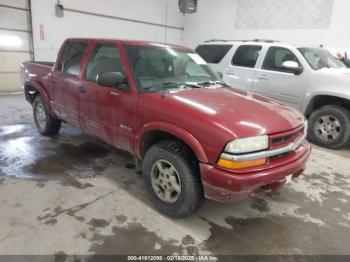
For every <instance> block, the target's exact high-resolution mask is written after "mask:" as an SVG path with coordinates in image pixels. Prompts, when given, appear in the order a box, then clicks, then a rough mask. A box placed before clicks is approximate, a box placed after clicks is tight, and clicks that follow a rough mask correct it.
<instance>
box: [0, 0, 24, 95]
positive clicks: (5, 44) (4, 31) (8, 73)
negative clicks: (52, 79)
mask: <svg viewBox="0 0 350 262" xmlns="http://www.w3.org/2000/svg"><path fill="white" fill-rule="evenodd" d="M0 4H1V5H4V6H8V7H4V6H2V7H0V61H1V62H0V93H7V92H16V91H20V90H21V89H20V81H19V64H20V63H21V62H23V61H26V60H30V59H31V55H30V51H31V35H30V26H29V19H28V18H29V12H28V4H27V0H0ZM9 7H14V8H9ZM18 8H19V9H18Z"/></svg>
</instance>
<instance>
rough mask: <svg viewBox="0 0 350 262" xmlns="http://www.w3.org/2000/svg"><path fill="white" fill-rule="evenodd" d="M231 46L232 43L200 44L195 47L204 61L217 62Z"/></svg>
mask: <svg viewBox="0 0 350 262" xmlns="http://www.w3.org/2000/svg"><path fill="white" fill-rule="evenodd" d="M231 48H232V45H200V46H198V47H197V48H196V52H197V53H198V54H199V55H200V56H201V57H202V58H203V59H204V60H205V62H207V63H211V64H218V63H220V62H221V60H222V59H223V58H224V57H225V55H226V54H227V53H228V51H230V49H231Z"/></svg>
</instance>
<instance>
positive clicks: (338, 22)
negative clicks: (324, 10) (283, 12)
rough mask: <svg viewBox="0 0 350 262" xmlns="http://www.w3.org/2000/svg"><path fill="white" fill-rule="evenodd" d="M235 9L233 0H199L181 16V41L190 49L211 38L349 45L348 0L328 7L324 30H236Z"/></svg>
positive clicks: (298, 43)
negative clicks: (193, 9)
mask: <svg viewBox="0 0 350 262" xmlns="http://www.w3.org/2000/svg"><path fill="white" fill-rule="evenodd" d="M261 1H262V0H261ZM305 1H306V0H305ZM307 1H309V0H307ZM250 2H253V1H250ZM314 2H317V1H314ZM236 11H237V0H216V1H213V0H199V1H198V12H197V13H196V14H193V15H186V16H185V21H184V26H185V30H184V36H183V39H184V44H185V45H187V46H189V47H192V48H194V47H196V45H197V44H198V43H200V42H202V41H204V40H208V39H213V38H215V39H255V38H263V39H274V40H280V41H286V42H290V43H293V44H297V45H303V44H305V45H319V44H323V45H324V46H329V47H339V48H350V33H349V29H348V25H349V17H348V15H349V11H350V1H349V0H334V5H333V9H332V10H329V12H332V14H331V21H330V25H329V28H324V29H268V28H267V29H244V30H242V29H240V30H238V29H235V22H236V17H237V13H236ZM252 19H254V17H252ZM281 19H283V17H282V18H281Z"/></svg>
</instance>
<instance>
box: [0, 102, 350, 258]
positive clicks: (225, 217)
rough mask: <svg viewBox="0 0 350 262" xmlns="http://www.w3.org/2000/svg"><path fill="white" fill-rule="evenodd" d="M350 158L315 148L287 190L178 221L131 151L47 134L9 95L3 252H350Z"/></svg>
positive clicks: (4, 119)
mask: <svg viewBox="0 0 350 262" xmlns="http://www.w3.org/2000/svg"><path fill="white" fill-rule="evenodd" d="M349 159H350V150H349V149H346V150H342V151H329V150H325V149H321V148H318V147H315V146H314V147H313V153H312V156H311V159H310V161H309V162H308V165H307V169H306V172H305V174H304V176H302V177H301V178H300V179H299V180H297V181H293V182H292V183H291V184H289V185H287V186H286V187H284V188H283V189H282V190H281V191H280V192H279V193H276V194H272V195H265V196H262V197H259V198H255V199H248V200H245V201H242V202H239V203H231V204H220V203H216V202H212V201H209V200H207V201H205V203H204V205H203V207H202V208H201V209H200V210H199V212H198V213H197V214H195V215H193V216H192V217H189V218H186V219H182V220H173V219H169V218H167V217H164V216H162V215H161V214H159V213H158V212H157V211H156V210H154V209H153V207H152V205H151V204H150V202H149V201H148V200H147V197H146V195H145V191H144V186H143V181H142V178H141V176H140V174H137V173H136V171H135V169H134V165H133V159H132V158H131V157H130V156H129V155H128V154H125V153H122V152H119V151H117V150H115V149H112V148H111V147H109V146H107V145H103V144H97V143H95V142H94V140H93V139H92V138H89V137H88V136H85V135H82V134H81V133H80V132H79V131H78V130H76V129H73V128H71V127H69V126H64V127H63V129H62V130H61V132H60V135H59V136H57V137H55V138H46V137H42V136H40V135H38V133H37V132H36V129H35V127H34V123H33V120H32V112H31V107H30V106H29V104H27V103H26V102H25V101H24V98H23V97H22V95H13V96H0V206H1V211H0V254H350V246H349V242H350V205H349V201H350V161H349Z"/></svg>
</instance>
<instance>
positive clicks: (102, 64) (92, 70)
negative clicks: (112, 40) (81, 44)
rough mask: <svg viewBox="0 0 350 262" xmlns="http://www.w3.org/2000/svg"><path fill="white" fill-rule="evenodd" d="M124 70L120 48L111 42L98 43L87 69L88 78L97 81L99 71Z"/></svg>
mask: <svg viewBox="0 0 350 262" xmlns="http://www.w3.org/2000/svg"><path fill="white" fill-rule="evenodd" d="M102 72H121V73H122V72H123V68H122V64H121V60H120V53H119V49H118V48H117V47H116V46H114V45H110V44H100V45H97V46H96V47H95V49H94V51H93V52H92V54H91V56H90V58H89V63H88V66H87V70H86V80H89V81H92V82H96V78H97V76H98V74H99V73H102Z"/></svg>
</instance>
